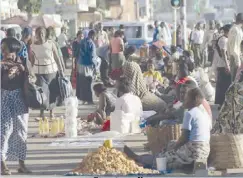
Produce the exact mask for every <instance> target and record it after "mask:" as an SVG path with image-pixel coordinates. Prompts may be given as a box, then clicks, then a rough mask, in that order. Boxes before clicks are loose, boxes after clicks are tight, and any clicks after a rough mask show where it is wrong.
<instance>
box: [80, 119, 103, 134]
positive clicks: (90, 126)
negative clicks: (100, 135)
mask: <svg viewBox="0 0 243 178" xmlns="http://www.w3.org/2000/svg"><path fill="white" fill-rule="evenodd" d="M77 129H78V135H87V134H93V133H94V132H96V131H100V130H101V126H99V125H97V124H96V123H95V122H88V121H87V120H78V128H77Z"/></svg>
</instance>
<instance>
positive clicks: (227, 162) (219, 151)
mask: <svg viewBox="0 0 243 178" xmlns="http://www.w3.org/2000/svg"><path fill="white" fill-rule="evenodd" d="M210 147H211V148H210V156H209V164H210V166H213V167H215V168H216V169H218V170H225V169H230V168H243V134H238V135H234V134H218V135H216V134H215V135H212V136H211V141H210Z"/></svg>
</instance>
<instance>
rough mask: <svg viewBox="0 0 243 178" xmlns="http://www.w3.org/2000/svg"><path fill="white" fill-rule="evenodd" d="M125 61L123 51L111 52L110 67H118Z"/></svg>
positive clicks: (113, 68)
mask: <svg viewBox="0 0 243 178" xmlns="http://www.w3.org/2000/svg"><path fill="white" fill-rule="evenodd" d="M124 62H125V56H124V54H123V53H118V54H111V69H112V70H115V69H119V68H121V67H122V66H123V64H124Z"/></svg>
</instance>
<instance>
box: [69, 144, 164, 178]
mask: <svg viewBox="0 0 243 178" xmlns="http://www.w3.org/2000/svg"><path fill="white" fill-rule="evenodd" d="M72 172H73V173H76V174H82V175H114V174H115V175H129V174H144V175H146V174H159V171H156V170H150V169H144V168H143V167H141V166H138V165H137V164H136V163H135V161H133V160H130V159H129V158H128V157H127V156H126V155H125V154H124V153H122V152H121V151H118V150H116V149H114V148H107V147H105V146H102V147H100V148H98V150H97V151H96V152H92V153H90V154H88V155H87V156H86V157H85V158H84V159H83V161H82V162H81V163H80V164H79V166H78V168H76V169H74V170H73V171H72Z"/></svg>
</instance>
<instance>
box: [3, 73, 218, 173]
mask: <svg viewBox="0 0 243 178" xmlns="http://www.w3.org/2000/svg"><path fill="white" fill-rule="evenodd" d="M67 72H68V73H69V72H70V71H67ZM94 109H95V107H94V106H82V105H80V106H79V114H80V115H82V116H85V115H87V114H89V113H90V112H92V111H94ZM55 113H57V115H59V116H60V115H63V113H64V107H59V108H57V109H56V110H55ZM38 114H39V112H38V111H31V112H30V119H29V138H28V153H27V161H26V164H27V167H28V168H29V169H30V170H32V171H33V174H31V175H29V176H27V175H21V174H17V171H16V170H17V162H10V163H9V167H10V169H11V171H12V173H13V175H15V176H16V177H34V176H38V177H42V176H44V177H47V176H51V177H61V176H62V175H64V174H65V173H67V172H68V171H70V170H71V169H73V168H75V167H76V165H77V164H78V163H80V162H81V160H82V158H83V157H84V156H85V155H86V154H87V153H88V152H89V151H92V148H82V149H81V148H57V147H50V146H48V145H49V144H50V143H51V142H52V141H53V140H55V139H54V138H33V137H31V136H32V135H33V134H36V133H37V132H38V127H37V125H38V123H37V122H35V121H34V118H35V117H37V116H38ZM214 115H216V113H215V112H214ZM145 142H146V137H145V136H133V137H129V138H126V140H125V143H126V144H127V145H128V146H131V147H132V148H133V150H134V151H136V152H137V153H138V154H143V153H145V152H144V149H143V143H145ZM180 175H181V174H180ZM4 177H7V176H4Z"/></svg>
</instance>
